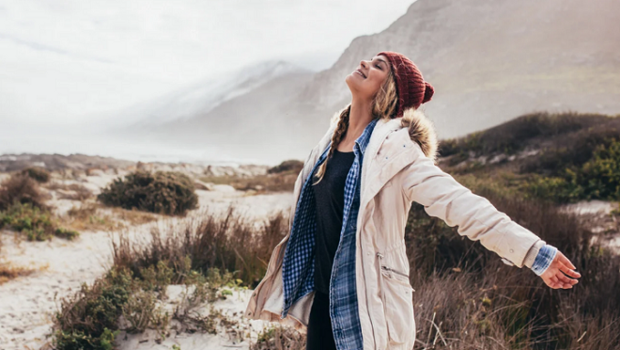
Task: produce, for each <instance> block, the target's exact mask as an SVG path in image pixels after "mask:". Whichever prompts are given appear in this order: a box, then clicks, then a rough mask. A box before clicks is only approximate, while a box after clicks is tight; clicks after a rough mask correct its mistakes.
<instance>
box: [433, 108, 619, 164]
mask: <svg viewBox="0 0 620 350" xmlns="http://www.w3.org/2000/svg"><path fill="white" fill-rule="evenodd" d="M610 120H612V118H610V117H609V116H606V115H601V114H592V113H577V112H561V113H548V112H533V113H529V114H525V115H522V116H519V117H517V118H515V119H513V120H510V121H508V122H506V123H503V124H500V125H497V126H494V127H491V128H488V129H486V130H482V131H477V132H473V133H471V134H469V135H466V136H464V137H460V138H457V139H451V140H449V141H448V140H445V141H442V142H441V143H440V144H439V154H441V156H443V157H446V156H449V155H452V154H456V153H459V152H463V153H467V152H470V151H471V152H474V153H475V155H476V156H480V155H482V154H486V155H488V154H491V153H494V152H502V153H506V154H514V153H516V152H517V151H520V150H522V149H523V148H524V146H525V145H527V144H528V143H529V142H530V141H531V140H533V139H535V138H551V137H556V136H559V135H563V134H568V133H574V132H577V131H580V130H586V129H587V128H589V127H591V126H594V125H597V124H602V123H605V122H608V121H610Z"/></svg>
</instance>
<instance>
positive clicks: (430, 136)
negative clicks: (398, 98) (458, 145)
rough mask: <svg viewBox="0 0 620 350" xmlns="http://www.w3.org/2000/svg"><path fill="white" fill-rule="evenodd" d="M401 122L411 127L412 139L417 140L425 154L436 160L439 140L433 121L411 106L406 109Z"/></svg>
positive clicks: (404, 125)
mask: <svg viewBox="0 0 620 350" xmlns="http://www.w3.org/2000/svg"><path fill="white" fill-rule="evenodd" d="M401 124H402V126H403V127H406V128H409V137H410V138H411V140H412V141H415V142H417V143H418V144H419V145H420V147H421V148H422V151H423V152H424V154H425V155H426V156H427V157H429V158H431V159H432V160H433V162H435V161H436V160H437V149H438V147H439V141H438V140H437V133H436V132H435V126H434V125H433V122H431V121H430V119H428V118H427V117H426V115H424V113H423V112H422V111H420V110H419V109H414V108H409V109H406V110H405V112H404V114H403V118H402V121H401Z"/></svg>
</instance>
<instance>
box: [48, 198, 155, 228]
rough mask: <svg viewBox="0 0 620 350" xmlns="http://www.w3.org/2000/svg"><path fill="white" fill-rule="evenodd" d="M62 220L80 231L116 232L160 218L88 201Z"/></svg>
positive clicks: (70, 211) (70, 210) (72, 209)
mask: <svg viewBox="0 0 620 350" xmlns="http://www.w3.org/2000/svg"><path fill="white" fill-rule="evenodd" d="M60 220H61V221H62V222H63V224H64V225H65V226H67V227H70V228H73V229H75V230H80V231H82V230H87V231H100V230H101V231H116V230H120V229H123V228H127V227H131V226H134V225H142V224H146V223H149V222H152V221H156V220H158V216H157V215H155V214H151V213H146V212H143V211H139V210H136V209H133V210H127V209H122V208H107V207H104V206H103V205H101V204H100V203H98V202H92V201H87V202H84V203H82V204H81V205H79V206H73V207H72V208H71V209H69V210H68V211H67V214H66V215H65V216H63V217H61V218H60Z"/></svg>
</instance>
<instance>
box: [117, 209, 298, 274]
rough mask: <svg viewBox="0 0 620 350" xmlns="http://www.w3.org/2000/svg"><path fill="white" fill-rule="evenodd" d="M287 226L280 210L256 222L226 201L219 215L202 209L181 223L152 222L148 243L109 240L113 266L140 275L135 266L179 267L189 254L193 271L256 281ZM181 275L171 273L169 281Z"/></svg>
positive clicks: (123, 238) (122, 238)
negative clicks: (163, 224)
mask: <svg viewBox="0 0 620 350" xmlns="http://www.w3.org/2000/svg"><path fill="white" fill-rule="evenodd" d="M287 225H288V222H287V220H286V217H285V215H284V213H283V212H278V213H276V214H274V215H273V216H272V217H269V218H266V219H265V221H264V222H262V223H259V224H258V226H259V227H257V226H256V225H255V224H254V223H252V222H249V221H248V220H247V219H245V218H244V217H243V216H240V215H238V214H237V213H236V212H235V208H234V206H233V205H231V206H229V209H228V212H227V213H226V215H225V216H224V217H223V218H220V217H215V216H213V215H210V214H209V213H206V214H205V215H203V216H201V217H200V218H191V219H189V220H187V221H185V222H184V223H183V225H181V226H180V227H174V226H170V227H168V228H166V229H160V228H159V227H153V228H151V237H150V239H149V240H148V241H147V242H135V241H134V242H131V241H129V240H128V239H127V238H125V236H124V235H123V234H121V235H120V238H119V241H118V242H113V249H114V265H115V266H123V267H127V268H129V269H130V270H131V271H132V272H133V273H134V274H136V275H137V276H139V269H140V268H144V267H148V266H151V265H155V264H157V262H159V261H163V260H165V261H168V262H171V263H172V264H173V265H174V266H182V265H183V261H184V259H185V258H186V257H187V256H189V258H190V259H191V268H192V269H193V270H196V271H199V272H202V273H204V271H206V270H207V269H208V268H218V269H220V270H221V271H234V272H235V278H238V279H241V280H242V281H243V282H244V284H247V285H249V286H255V285H256V284H258V282H260V280H261V279H262V277H263V276H264V274H265V272H266V270H267V264H268V262H269V258H270V255H271V252H272V250H273V247H275V245H277V244H278V243H279V242H280V240H281V239H282V238H283V237H284V235H285V233H286V228H287ZM183 279H184V276H182V275H179V274H176V275H175V278H174V279H173V281H175V282H177V283H179V282H182V280H183Z"/></svg>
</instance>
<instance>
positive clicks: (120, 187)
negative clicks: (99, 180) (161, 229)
mask: <svg viewBox="0 0 620 350" xmlns="http://www.w3.org/2000/svg"><path fill="white" fill-rule="evenodd" d="M97 199H98V200H99V201H101V202H102V203H103V204H106V205H109V206H115V207H121V208H125V209H133V208H136V209H139V210H144V211H150V212H153V213H158V214H168V215H185V213H186V212H187V211H188V210H191V209H195V208H197V207H198V196H197V195H196V193H195V187H194V182H193V181H192V180H191V179H190V178H189V177H188V176H187V175H185V174H182V173H179V172H163V171H157V172H155V173H150V172H146V171H140V170H139V171H136V172H134V173H131V174H129V175H127V176H125V179H124V180H123V179H116V180H114V181H113V183H111V184H110V185H109V186H107V187H106V188H104V189H103V190H102V192H101V193H100V194H99V195H98V196H97Z"/></svg>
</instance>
